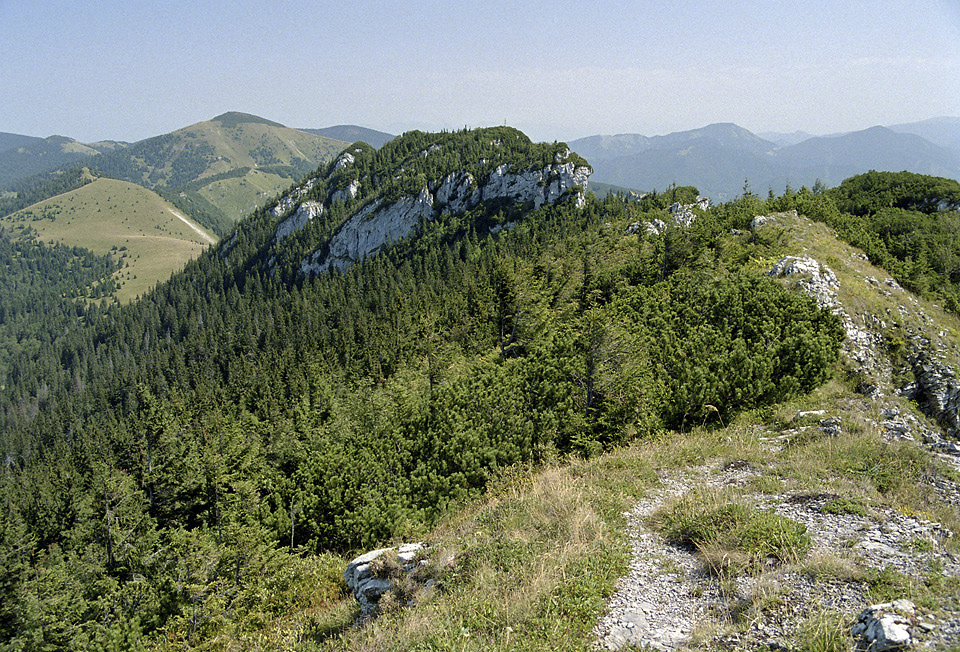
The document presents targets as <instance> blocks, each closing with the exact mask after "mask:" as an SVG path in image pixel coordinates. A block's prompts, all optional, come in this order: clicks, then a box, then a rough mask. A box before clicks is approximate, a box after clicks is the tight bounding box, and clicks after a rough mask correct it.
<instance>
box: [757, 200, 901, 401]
mask: <svg viewBox="0 0 960 652" xmlns="http://www.w3.org/2000/svg"><path fill="white" fill-rule="evenodd" d="M757 219H759V218H755V219H754V222H755V223H756V220H757ZM768 221H769V220H768ZM761 225H762V223H761ZM758 226H759V225H758ZM754 228H758V227H754ZM767 274H768V275H769V276H773V277H776V278H796V279H797V281H796V283H797V285H798V286H799V288H800V290H801V291H802V292H803V293H804V294H806V295H807V296H809V297H811V298H812V299H813V300H814V301H816V302H817V305H819V306H820V307H821V308H824V309H827V310H831V311H832V312H833V313H834V314H836V315H837V316H838V317H840V320H841V322H842V323H843V329H844V331H845V332H846V335H847V336H846V338H845V339H844V341H843V345H842V348H843V352H844V354H845V355H846V356H847V358H848V359H850V360H851V362H853V363H854V364H855V365H856V368H857V369H858V370H859V371H862V372H863V373H864V375H865V376H866V377H868V378H874V379H875V378H877V377H880V376H883V377H886V376H889V375H890V370H889V366H890V365H889V363H886V362H884V361H883V360H881V358H880V357H879V356H877V351H879V350H880V347H881V346H882V344H883V338H882V337H881V336H880V335H879V334H877V333H876V332H874V331H873V330H871V329H865V328H860V327H859V326H858V325H857V324H856V323H854V321H853V319H851V317H850V315H849V313H847V311H846V310H844V308H843V306H842V305H841V304H840V301H839V299H838V298H837V290H839V289H840V282H839V281H838V280H837V275H836V274H835V273H834V272H833V270H832V269H830V268H829V267H827V266H826V265H821V264H820V263H819V262H817V261H816V260H814V259H813V258H810V257H807V256H785V257H784V258H781V259H780V260H779V261H777V263H776V264H775V265H774V266H773V268H772V269H771V270H770V271H769V272H768V273H767ZM861 391H862V392H863V393H864V394H865V395H867V396H869V397H871V398H879V397H880V396H881V395H882V391H881V388H880V385H878V384H877V383H876V382H869V381H868V382H865V384H864V385H863V387H862V388H861Z"/></svg>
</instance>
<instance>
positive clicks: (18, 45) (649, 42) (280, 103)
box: [0, 0, 960, 142]
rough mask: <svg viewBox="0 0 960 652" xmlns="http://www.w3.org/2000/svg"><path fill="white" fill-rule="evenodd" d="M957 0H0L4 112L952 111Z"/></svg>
mask: <svg viewBox="0 0 960 652" xmlns="http://www.w3.org/2000/svg"><path fill="white" fill-rule="evenodd" d="M958 80H960V0H872V1H869V0H802V1H794V0H737V1H734V0H689V1H683V0H675V1H666V0H648V1H645V0H635V1H633V2H618V1H603V0H598V1H595V2H582V1H581V2H572V1H567V0H552V1H550V2H540V1H539V0H526V1H518V2H505V1H499V0H487V1H484V0H474V1H472V2H460V1H456V0H454V1H452V2H451V1H450V0H444V1H432V0H404V1H400V0H380V1H368V0H354V1H352V2H343V1H339V0H319V1H316V0H315V1H307V0H291V1H287V2H273V1H270V0H230V1H227V2H224V1H221V0H201V1H196V0H189V1H184V2H175V1H169V0H149V1H146V0H121V1H115V0H96V1H94V2H77V1H76V0H71V1H64V0H41V1H39V2H38V1H37V0H0V131H6V132H12V133H20V134H26V135H31V136H49V135H52V134H60V135H66V136H71V137H73V138H76V139H78V140H80V141H83V142H93V141H97V140H107V139H110V140H125V141H136V140H140V139H143V138H147V137H150V136H154V135H158V134H162V133H167V132H170V131H173V130H175V129H178V128H180V127H184V126H187V125H190V124H193V123H195V122H199V121H202V120H209V119H210V118H212V117H214V116H216V115H218V114H220V113H223V112H226V111H243V112H246V113H253V114H256V115H259V116H262V117H265V118H268V119H270V120H274V121H277V122H281V123H283V124H285V125H288V126H291V127H300V128H319V127H325V126H330V125H336V124H358V125H362V126H365V127H370V128H374V129H379V130H381V131H387V132H390V133H401V132H403V131H407V130H410V129H422V130H427V131H434V130H439V129H458V128H461V127H480V126H489V125H500V124H509V125H511V126H514V127H517V128H519V129H521V130H523V131H524V132H526V133H527V135H529V136H530V137H531V138H533V139H534V140H537V141H554V140H573V139H576V138H579V137H583V136H588V135H594V134H615V133H641V134H644V135H648V136H652V135H659V134H666V133H670V132H674V131H682V130H686V129H695V128H698V127H702V126H705V125H707V124H711V123H715V122H734V123H736V124H738V125H740V126H741V127H745V128H747V129H749V130H751V131H753V132H755V133H757V132H766V131H777V132H793V131H798V130H802V131H805V132H808V133H812V134H818V135H820V134H829V133H837V132H842V131H852V130H857V129H864V128H867V127H871V126H875V125H878V124H882V125H890V124H898V123H904V122H914V121H919V120H924V119H927V118H933V117H939V116H960V81H958Z"/></svg>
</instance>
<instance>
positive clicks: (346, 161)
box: [333, 152, 357, 170]
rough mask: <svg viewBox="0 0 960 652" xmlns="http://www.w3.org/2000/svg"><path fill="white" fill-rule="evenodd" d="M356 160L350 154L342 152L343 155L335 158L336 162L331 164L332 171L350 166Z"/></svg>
mask: <svg viewBox="0 0 960 652" xmlns="http://www.w3.org/2000/svg"><path fill="white" fill-rule="evenodd" d="M356 160H357V159H356V158H354V156H353V154H351V153H350V152H344V153H343V154H341V155H340V156H338V157H337V162H336V163H334V164H333V169H334V170H342V169H343V168H345V167H347V166H348V165H350V164H351V163H353V162H354V161H356Z"/></svg>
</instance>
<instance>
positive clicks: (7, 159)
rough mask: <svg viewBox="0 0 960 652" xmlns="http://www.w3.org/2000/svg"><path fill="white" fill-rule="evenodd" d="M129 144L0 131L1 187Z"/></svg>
mask: <svg viewBox="0 0 960 652" xmlns="http://www.w3.org/2000/svg"><path fill="white" fill-rule="evenodd" d="M127 145H128V143H124V142H119V141H104V142H100V143H89V144H86V143H81V142H78V141H76V140H74V139H73V138H67V137H66V136H50V137H49V138H35V137H33V136H21V135H20V134H8V133H0V188H4V187H6V186H8V185H9V184H10V183H12V182H15V181H18V180H20V179H25V178H27V177H31V176H33V175H35V174H40V173H42V172H47V171H49V170H53V169H56V168H58V167H61V166H64V165H70V164H73V163H77V162H79V161H82V160H83V159H86V158H89V157H91V156H96V155H97V154H102V153H104V152H111V151H114V150H117V149H122V148H124V147H126V146H127Z"/></svg>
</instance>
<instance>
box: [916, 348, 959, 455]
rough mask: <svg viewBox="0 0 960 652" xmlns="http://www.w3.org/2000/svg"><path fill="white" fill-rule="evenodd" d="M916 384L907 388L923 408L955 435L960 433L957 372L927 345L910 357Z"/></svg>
mask: <svg viewBox="0 0 960 652" xmlns="http://www.w3.org/2000/svg"><path fill="white" fill-rule="evenodd" d="M909 362H910V366H911V368H912V370H913V377H914V379H915V385H914V386H913V387H912V388H910V389H909V390H908V391H907V392H905V393H907V394H908V395H910V398H913V399H914V400H916V401H917V402H918V403H919V404H920V406H921V407H922V408H923V411H924V412H925V413H926V414H927V415H929V416H931V417H933V418H934V419H936V420H937V421H938V422H939V423H940V425H941V426H943V427H944V428H945V429H946V431H947V433H948V434H949V435H951V436H953V437H957V436H958V435H960V381H958V380H957V377H956V373H955V372H954V370H953V369H952V368H950V367H949V366H948V365H947V364H946V363H945V362H943V361H942V360H940V359H939V358H938V357H937V356H936V354H934V353H932V352H931V351H930V349H929V348H928V347H918V349H917V352H916V353H915V354H914V355H912V356H910V357H909Z"/></svg>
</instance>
